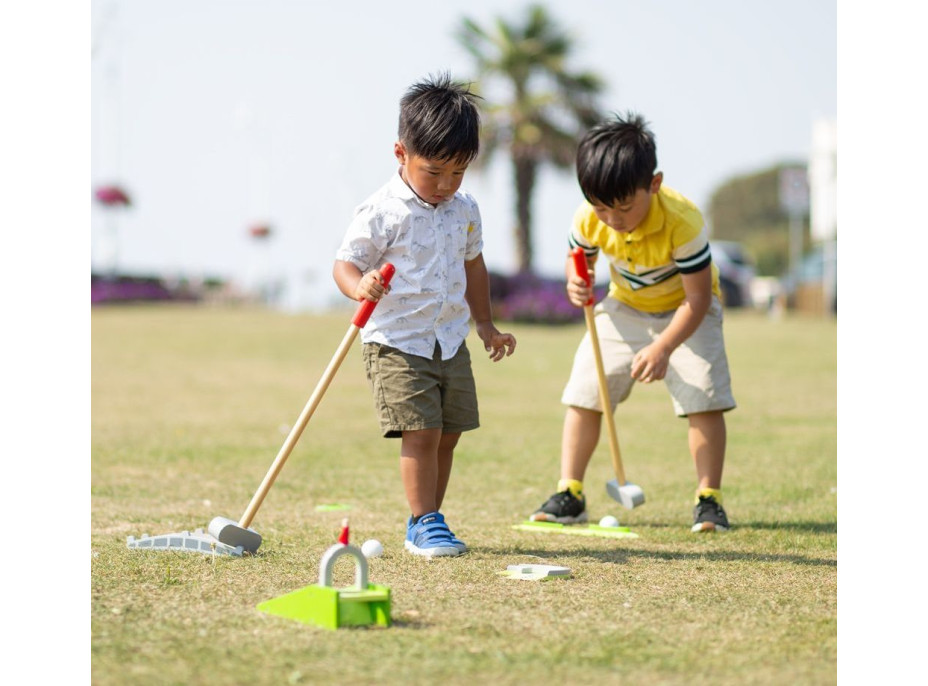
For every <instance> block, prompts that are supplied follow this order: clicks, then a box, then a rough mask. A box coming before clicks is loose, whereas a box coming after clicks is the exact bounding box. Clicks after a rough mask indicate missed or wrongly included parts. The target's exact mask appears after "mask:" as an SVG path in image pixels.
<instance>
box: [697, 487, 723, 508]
mask: <svg viewBox="0 0 928 686" xmlns="http://www.w3.org/2000/svg"><path fill="white" fill-rule="evenodd" d="M700 496H702V497H704V498H715V502H717V503H718V504H719V505H721V504H722V491H721V489H719V488H700V489H699V490H698V491H696V498H695V500H694V501H693V504H694V505H696V504H698V503H699V498H700Z"/></svg>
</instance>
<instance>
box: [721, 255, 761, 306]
mask: <svg viewBox="0 0 928 686" xmlns="http://www.w3.org/2000/svg"><path fill="white" fill-rule="evenodd" d="M709 247H710V249H711V250H712V261H713V262H715V264H716V266H717V267H718V268H719V288H720V289H721V291H722V303H723V304H724V305H725V306H726V307H749V306H751V305H753V303H754V299H753V297H752V295H751V286H752V284H753V283H754V278H755V276H756V275H757V269H756V267H755V266H754V260H752V259H751V256H750V255H748V253H747V251H746V250H745V249H744V246H742V245H741V243H738V242H737V241H709Z"/></svg>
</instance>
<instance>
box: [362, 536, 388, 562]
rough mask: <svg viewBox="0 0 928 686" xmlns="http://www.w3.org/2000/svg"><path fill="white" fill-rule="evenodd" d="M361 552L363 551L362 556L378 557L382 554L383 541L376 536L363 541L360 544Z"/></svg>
mask: <svg viewBox="0 0 928 686" xmlns="http://www.w3.org/2000/svg"><path fill="white" fill-rule="evenodd" d="M361 552H362V553H364V557H368V558H370V557H380V556H381V555H383V543H381V542H380V541H378V540H377V539H376V538H372V539H370V540H369V541H364V543H362V544H361Z"/></svg>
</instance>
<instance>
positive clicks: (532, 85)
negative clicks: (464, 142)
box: [456, 5, 603, 273]
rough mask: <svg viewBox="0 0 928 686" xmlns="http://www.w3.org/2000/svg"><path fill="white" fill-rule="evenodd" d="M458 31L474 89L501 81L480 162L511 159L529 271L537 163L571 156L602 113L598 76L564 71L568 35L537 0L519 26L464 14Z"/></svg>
mask: <svg viewBox="0 0 928 686" xmlns="http://www.w3.org/2000/svg"><path fill="white" fill-rule="evenodd" d="M456 36H457V38H458V40H459V41H460V42H461V44H462V45H463V47H464V48H465V49H466V50H467V51H468V52H469V53H470V54H471V55H472V56H473V57H474V58H475V60H476V62H477V71H478V77H477V84H476V88H477V89H479V90H480V91H482V92H483V93H487V92H488V86H491V82H494V81H502V82H503V84H504V85H506V86H507V87H508V89H509V91H510V93H509V97H508V98H507V99H506V101H505V102H491V101H490V99H489V98H488V102H487V114H488V116H486V117H484V126H483V131H482V137H481V145H482V147H483V151H484V152H483V155H482V156H481V160H482V161H483V162H485V161H487V160H489V159H490V158H491V157H492V156H493V154H494V153H495V152H496V151H497V150H499V149H500V148H505V149H506V150H507V151H508V154H509V157H510V158H511V159H512V166H513V173H514V178H515V189H516V207H515V210H516V226H515V242H516V250H517V253H518V267H519V271H520V272H522V273H525V272H528V273H530V272H531V271H532V212H531V204H532V194H533V192H534V190H535V181H536V178H537V173H538V167H539V165H541V164H544V163H550V164H553V165H554V166H556V167H558V168H566V167H570V166H572V165H573V163H574V155H575V154H576V142H577V138H578V135H579V134H580V133H581V132H582V131H584V130H586V129H587V128H589V127H590V126H591V125H593V124H594V123H595V122H597V121H598V120H599V119H600V114H599V112H598V110H597V107H596V104H595V96H596V95H597V94H598V93H599V92H600V91H601V90H602V88H603V82H602V80H601V79H600V78H599V77H598V76H597V75H596V74H593V73H592V72H580V73H569V72H568V71H567V70H566V69H565V64H564V63H565V61H566V58H567V56H568V54H569V53H570V52H571V50H572V49H573V45H574V44H573V39H572V38H571V37H570V36H569V35H568V34H567V32H566V31H564V30H563V29H562V28H561V27H559V26H558V25H557V24H556V22H554V21H553V20H552V18H551V17H550V16H549V14H548V13H547V11H546V10H545V9H544V7H542V6H541V5H532V6H530V7H529V8H528V10H527V13H526V17H525V21H524V23H523V24H521V25H517V24H514V23H509V22H507V21H505V20H504V19H502V18H497V19H496V22H495V26H494V27H493V30H492V31H489V30H486V29H484V28H483V27H481V26H479V25H478V24H477V23H476V22H474V21H473V20H472V19H469V18H467V17H465V18H464V19H463V20H462V22H461V25H460V26H459V28H458V30H457V31H456Z"/></svg>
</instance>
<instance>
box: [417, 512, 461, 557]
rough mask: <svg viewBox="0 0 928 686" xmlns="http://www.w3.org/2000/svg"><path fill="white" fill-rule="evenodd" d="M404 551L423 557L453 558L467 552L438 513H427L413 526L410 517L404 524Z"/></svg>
mask: <svg viewBox="0 0 928 686" xmlns="http://www.w3.org/2000/svg"><path fill="white" fill-rule="evenodd" d="M406 550H408V551H409V552H411V553H412V554H413V555H422V556H424V557H442V556H444V557H454V556H456V555H460V554H462V553H464V552H465V551H466V550H467V546H466V545H464V543H463V542H462V541H459V540H458V539H457V538H456V537H455V536H454V534H453V533H451V531H450V530H449V529H448V525H447V524H445V518H444V516H442V514H441V513H440V512H429V513H427V514H424V515H422V516H421V517H420V518H419V521H418V523H416V524H413V522H412V517H410V518H409V522H408V523H407V524H406Z"/></svg>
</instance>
